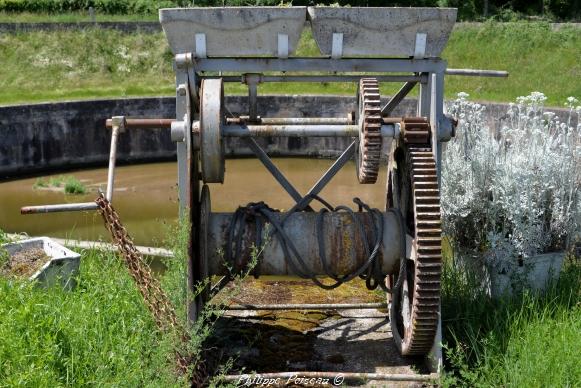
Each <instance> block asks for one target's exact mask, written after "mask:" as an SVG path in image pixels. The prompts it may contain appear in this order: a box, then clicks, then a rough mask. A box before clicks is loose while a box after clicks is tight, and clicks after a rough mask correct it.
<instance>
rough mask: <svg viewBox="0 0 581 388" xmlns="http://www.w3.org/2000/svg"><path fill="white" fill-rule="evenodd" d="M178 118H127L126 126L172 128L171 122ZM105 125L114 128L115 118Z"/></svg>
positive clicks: (108, 120)
mask: <svg viewBox="0 0 581 388" xmlns="http://www.w3.org/2000/svg"><path fill="white" fill-rule="evenodd" d="M174 121H176V119H155V118H149V119H125V127H126V128H144V129H156V128H161V129H170V128H171V123H172V122H174ZM105 126H106V127H107V128H109V129H111V128H113V120H112V119H107V121H105Z"/></svg>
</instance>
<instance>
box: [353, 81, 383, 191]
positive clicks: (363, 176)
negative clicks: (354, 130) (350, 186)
mask: <svg viewBox="0 0 581 388" xmlns="http://www.w3.org/2000/svg"><path fill="white" fill-rule="evenodd" d="M357 108H358V111H357V114H358V125H359V147H358V149H357V153H356V156H355V158H356V160H355V166H356V168H357V178H358V179H359V183H375V182H376V181H377V174H378V173H379V163H380V160H381V124H382V119H381V101H380V94H379V83H378V82H377V79H376V78H361V80H360V81H359V87H358V91H357Z"/></svg>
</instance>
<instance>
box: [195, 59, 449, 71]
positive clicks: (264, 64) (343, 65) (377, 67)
mask: <svg viewBox="0 0 581 388" xmlns="http://www.w3.org/2000/svg"><path fill="white" fill-rule="evenodd" d="M188 60H189V61H190V62H191V65H192V66H193V68H194V70H195V71H223V72H229V71H232V72H241V73H258V72H265V71H291V72H311V71H321V72H357V73H369V72H390V73H430V72H436V71H444V70H445V69H446V62H445V61H443V60H441V59H439V58H426V59H393V58H342V59H329V58H304V57H303V58H299V57H293V58H288V59H280V58H196V59H195V61H193V60H192V59H191V58H190V59H188Z"/></svg>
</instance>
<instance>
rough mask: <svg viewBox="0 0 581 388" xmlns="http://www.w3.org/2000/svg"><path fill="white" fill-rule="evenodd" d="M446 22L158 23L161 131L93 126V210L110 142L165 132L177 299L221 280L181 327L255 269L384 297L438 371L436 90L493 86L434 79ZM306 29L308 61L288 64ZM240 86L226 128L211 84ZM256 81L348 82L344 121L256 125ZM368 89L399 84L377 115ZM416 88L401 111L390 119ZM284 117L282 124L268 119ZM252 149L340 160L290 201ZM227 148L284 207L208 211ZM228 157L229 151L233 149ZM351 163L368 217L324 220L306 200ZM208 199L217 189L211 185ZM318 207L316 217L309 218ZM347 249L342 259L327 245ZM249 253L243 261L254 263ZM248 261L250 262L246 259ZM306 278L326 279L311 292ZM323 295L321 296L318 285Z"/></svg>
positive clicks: (389, 18)
mask: <svg viewBox="0 0 581 388" xmlns="http://www.w3.org/2000/svg"><path fill="white" fill-rule="evenodd" d="M455 19H456V10H455V9H443V8H440V9H436V8H434V9H431V8H331V7H309V8H306V7H288V8H283V7H280V8H279V7H273V8H268V7H260V8H253V7H248V8H188V9H163V10H160V20H161V24H162V26H163V29H164V31H165V34H166V36H167V38H168V41H169V44H170V47H171V49H172V51H173V53H174V55H175V57H174V58H175V72H176V119H131V118H125V117H121V116H116V117H114V118H112V119H111V120H108V121H107V125H108V126H109V127H111V128H112V129H113V131H112V142H111V158H110V169H109V180H108V187H107V195H106V198H107V199H109V200H111V197H112V194H113V178H114V170H115V169H114V167H115V153H116V145H117V136H118V135H119V133H121V132H123V131H124V130H126V129H128V128H133V127H153V128H168V129H170V130H171V138H172V140H173V141H175V142H176V143H177V157H178V179H179V199H180V211H181V212H182V214H183V215H187V216H188V217H189V220H190V224H189V225H190V226H191V231H190V244H189V287H190V289H191V290H194V289H195V287H196V285H197V284H199V283H198V282H202V281H205V280H206V279H208V278H209V277H211V276H213V275H224V278H223V279H225V280H224V281H221V282H220V283H219V284H218V285H215V286H214V287H209V286H208V287H206V289H205V290H204V291H203V292H201V293H199V295H197V296H196V297H195V298H194V300H192V301H191V302H190V303H189V317H190V319H192V320H195V319H196V318H197V317H198V314H199V313H200V310H201V309H202V308H203V306H204V304H205V303H206V302H208V300H209V298H210V297H211V296H212V295H213V293H214V291H215V290H216V289H219V288H220V287H221V286H223V284H224V282H226V281H228V279H230V276H232V274H235V273H238V272H240V271H244V270H245V268H247V265H248V264H249V263H250V262H252V260H253V257H255V258H256V257H257V262H256V263H255V267H254V268H253V269H252V273H254V274H255V275H257V276H259V275H293V276H300V277H302V278H307V279H312V280H313V281H314V282H315V283H317V284H318V285H320V286H321V287H324V288H327V289H332V288H335V287H337V286H339V285H340V284H341V283H344V282H346V281H349V280H351V279H353V278H355V277H362V278H364V279H365V280H366V283H367V285H368V287H369V288H376V287H381V288H383V289H385V290H386V291H387V292H388V295H389V298H388V299H389V300H390V312H389V316H390V321H391V326H392V331H393V337H394V340H395V341H396V345H397V347H398V349H399V350H400V352H401V354H403V355H428V354H429V353H430V352H431V351H432V352H433V355H434V356H435V358H436V361H438V360H441V348H440V344H439V342H440V339H439V331H440V276H441V262H442V237H441V215H440V199H439V196H440V193H439V187H440V182H439V181H440V179H439V164H440V156H441V150H442V148H441V144H442V142H446V141H449V140H450V139H451V137H453V135H454V127H455V122H454V120H453V119H451V118H448V117H447V116H446V115H444V111H443V110H444V109H443V103H444V98H443V96H444V89H443V87H444V75H445V74H447V73H448V74H459V75H484V76H502V75H503V74H502V73H499V72H486V71H475V70H451V69H446V62H445V61H444V60H442V59H440V58H439V54H440V53H441V51H442V50H443V48H444V46H445V44H446V42H447V39H448V36H449V33H450V31H451V30H452V27H453V25H454V22H455ZM305 22H308V23H310V26H311V29H312V32H313V37H314V39H315V40H316V43H317V45H318V47H319V49H320V51H321V55H322V56H319V57H302V58H301V57H294V56H293V53H294V51H295V49H296V47H297V44H298V40H299V37H300V35H301V32H302V30H303V29H304V27H305ZM229 82H242V83H244V84H246V85H247V86H248V100H247V103H248V105H247V113H245V114H243V115H238V116H232V115H231V114H230V113H229V110H228V109H227V108H226V105H225V100H224V84H225V83H229ZM267 82H280V83H285V82H353V83H356V84H357V86H358V89H357V95H356V100H355V104H354V106H355V107H356V108H355V109H353V112H351V111H349V112H344V115H343V117H261V116H259V115H258V107H257V104H258V102H257V101H258V100H257V91H258V85H259V84H261V83H267ZM380 82H403V83H404V84H403V86H402V87H401V89H400V90H399V91H398V92H397V93H396V94H395V95H393V96H392V97H391V98H390V99H389V100H388V101H387V103H383V104H382V101H381V98H380V97H381V95H380ZM416 85H417V86H418V89H419V91H418V105H417V112H416V113H415V114H414V115H411V116H409V117H393V116H392V112H393V111H394V109H395V108H396V107H397V106H398V104H400V102H401V101H402V100H403V99H404V97H405V96H406V95H407V94H408V93H409V92H410V91H411V90H412V89H413V88H414V87H415V86H416ZM281 111H284V109H281ZM259 137H270V138H272V137H288V138H291V137H334V138H338V137H343V138H348V139H350V140H349V142H348V143H347V144H349V146H348V147H347V148H346V149H345V150H344V151H343V152H342V154H341V155H340V156H339V157H338V158H337V160H336V161H335V162H334V164H333V165H332V166H331V167H330V168H329V169H328V170H327V171H326V172H325V173H324V174H323V175H322V176H321V178H320V179H319V180H318V181H317V182H316V183H315V184H314V185H313V187H312V188H311V189H310V190H309V191H308V192H307V193H306V194H304V195H302V194H300V193H299V192H298V191H297V190H296V189H295V188H294V187H293V186H292V185H291V183H290V182H289V181H288V180H287V179H286V178H285V177H284V175H283V174H282V173H281V172H280V171H279V170H278V168H277V167H276V166H275V164H274V163H273V162H272V160H271V159H270V158H269V156H268V155H267V153H266V151H265V150H264V149H263V148H262V147H261V146H260V145H259V142H257V141H256V139H257V138H259ZM232 138H237V139H242V141H243V142H245V143H244V144H245V146H246V147H247V149H249V150H250V151H252V152H253V153H254V154H255V155H256V157H257V158H258V159H259V160H260V161H261V162H262V164H264V166H265V167H266V169H267V170H268V171H269V172H270V173H271V174H272V175H273V177H274V178H275V179H276V180H277V181H278V182H279V183H280V185H281V186H282V187H283V188H284V189H285V190H286V191H287V192H288V194H289V195H290V196H291V197H292V198H293V200H294V201H295V202H296V203H295V205H294V206H293V207H292V208H291V209H290V210H288V211H285V212H280V211H275V210H273V209H271V208H270V207H268V206H267V205H266V204H264V203H262V202H258V201H259V200H260V199H259V198H257V202H256V203H252V204H248V205H245V206H241V207H240V208H239V209H238V210H237V211H236V212H234V213H215V212H212V208H211V204H210V189H209V186H208V185H207V184H208V183H222V182H224V179H227V177H226V176H225V158H226V157H227V156H230V155H232V154H235V153H236V150H230V151H229V152H228V155H227V152H226V147H227V143H228V142H229V141H231V139H232ZM238 141H239V142H240V140H238ZM353 159H355V165H356V168H357V174H356V176H357V178H356V179H357V180H355V179H354V184H357V181H358V183H359V184H374V183H375V182H376V181H377V178H378V174H379V172H380V165H381V163H382V161H385V160H387V161H388V168H387V174H388V185H387V188H386V192H385V198H386V201H385V206H384V208H383V209H381V210H378V209H372V208H370V207H369V206H367V205H366V204H364V203H363V202H361V201H360V200H358V199H355V204H356V205H357V208H358V210H359V211H353V210H351V208H349V207H346V206H339V207H336V208H334V207H332V206H331V205H329V204H328V203H326V202H325V201H324V199H322V198H320V197H319V193H320V192H321V190H322V189H323V188H324V187H325V185H326V184H327V183H328V182H329V181H330V180H331V179H332V178H333V176H334V175H335V174H336V173H337V172H338V171H339V170H340V169H341V168H342V167H343V166H344V165H345V164H346V163H347V162H348V161H350V160H353ZM214 187H215V189H216V190H219V189H220V188H219V187H218V186H214ZM314 202H320V203H322V205H323V209H322V210H321V211H313V208H312V207H311V205H313V206H314V204H313V203H314ZM95 208H96V205H95V204H93V203H87V204H76V205H70V204H68V205H50V206H38V207H29V208H26V209H23V212H25V213H31V212H51V211H67V210H90V209H95ZM343 239H348V240H349V241H350V242H351V243H350V244H341V241H343ZM257 252H258V254H256V253H257ZM253 253H254V254H253ZM322 276H325V277H327V278H326V279H323V278H322ZM330 281H331V282H330Z"/></svg>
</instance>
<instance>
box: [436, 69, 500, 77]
mask: <svg viewBox="0 0 581 388" xmlns="http://www.w3.org/2000/svg"><path fill="white" fill-rule="evenodd" d="M445 74H446V75H463V76H468V77H502V78H506V77H508V71H502V70H480V69H446V71H445Z"/></svg>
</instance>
